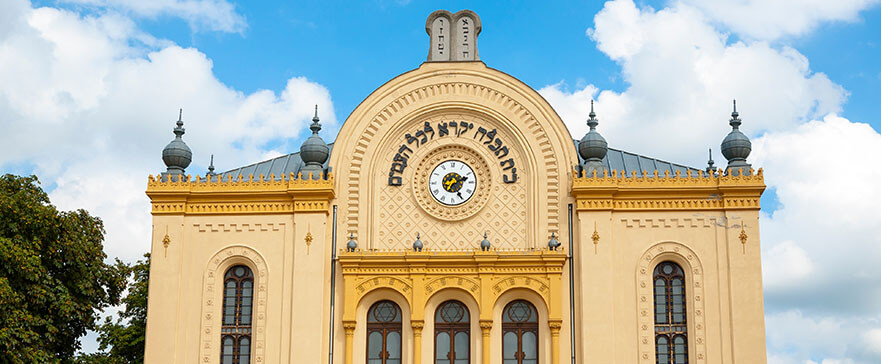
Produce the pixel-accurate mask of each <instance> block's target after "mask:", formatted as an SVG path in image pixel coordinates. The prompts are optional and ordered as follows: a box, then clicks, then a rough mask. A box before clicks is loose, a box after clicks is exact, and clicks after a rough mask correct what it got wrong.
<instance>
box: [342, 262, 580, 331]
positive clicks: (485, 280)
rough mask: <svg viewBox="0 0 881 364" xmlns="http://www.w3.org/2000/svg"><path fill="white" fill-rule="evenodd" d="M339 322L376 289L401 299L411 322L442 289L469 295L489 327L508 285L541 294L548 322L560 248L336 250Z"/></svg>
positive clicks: (556, 294)
mask: <svg viewBox="0 0 881 364" xmlns="http://www.w3.org/2000/svg"><path fill="white" fill-rule="evenodd" d="M339 262H340V265H341V266H342V273H343V282H344V285H345V289H344V291H343V292H344V293H343V302H344V308H343V320H344V322H345V321H346V320H354V319H355V312H356V308H357V307H358V304H359V302H360V301H361V299H362V298H363V297H364V296H365V295H367V294H368V293H370V292H372V291H374V290H377V289H390V290H393V291H395V292H397V293H399V294H400V295H401V296H402V297H404V298H405V299H406V300H407V302H408V304H409V306H410V308H411V310H410V311H411V321H413V322H415V321H421V320H422V319H423V317H424V314H425V313H424V309H425V305H426V303H427V302H428V301H429V300H430V299H431V297H432V296H433V295H434V294H435V293H437V292H440V291H442V290H445V289H457V290H460V291H463V292H465V293H467V294H469V295H471V296H472V297H473V298H474V299H475V301H477V302H478V305H479V306H480V307H481V308H482V309H481V310H480V320H481V325H484V323H486V325H487V326H488V327H491V325H492V324H491V322H492V309H490V308H491V307H494V305H495V302H496V301H497V300H498V298H499V297H500V296H501V295H502V294H504V293H505V292H507V291H509V290H512V289H528V290H530V291H533V292H535V293H536V294H538V296H539V297H541V300H542V301H543V302H541V303H543V304H544V305H545V307H547V308H548V316H549V317H548V318H549V320H561V319H562V311H561V310H562V306H560V305H559V304H555V303H559V302H560V299H562V298H561V297H562V294H563V292H562V291H563V289H562V286H561V284H562V276H563V264H565V262H566V251H565V249H563V248H560V249H558V250H549V249H537V250H491V251H480V250H458V251H456V250H431V249H423V250H422V251H420V252H416V251H412V250H400V249H392V250H360V249H358V250H355V251H352V252H349V251H345V250H340V252H339Z"/></svg>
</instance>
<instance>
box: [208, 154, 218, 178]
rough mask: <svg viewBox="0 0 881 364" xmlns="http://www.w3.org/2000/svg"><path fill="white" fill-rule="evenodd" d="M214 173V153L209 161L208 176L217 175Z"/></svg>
mask: <svg viewBox="0 0 881 364" xmlns="http://www.w3.org/2000/svg"><path fill="white" fill-rule="evenodd" d="M216 175H217V173H214V154H212V155H211V163H208V176H216Z"/></svg>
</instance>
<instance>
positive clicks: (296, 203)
mask: <svg viewBox="0 0 881 364" xmlns="http://www.w3.org/2000/svg"><path fill="white" fill-rule="evenodd" d="M310 177H311V176H306V175H303V174H300V175H295V174H293V173H291V174H290V175H283V176H279V177H276V176H275V175H270V176H268V177H266V176H264V175H260V176H258V177H256V178H255V177H254V176H253V175H252V176H249V178H247V179H245V178H243V177H242V176H239V178H238V179H232V177H231V176H230V177H229V178H227V179H226V180H223V179H222V178H220V177H219V176H218V177H212V178H199V177H196V178H195V179H194V178H193V177H192V176H189V175H187V176H181V177H180V178H161V177H154V176H153V175H150V176H149V177H148V178H147V191H146V193H147V196H148V197H150V202H151V205H152V213H153V215H164V214H278V213H293V212H325V213H327V212H328V211H329V208H330V201H331V200H332V199H333V197H334V189H333V185H334V177H333V174H331V173H327V174H326V176H325V177H324V178H319V179H312V178H310Z"/></svg>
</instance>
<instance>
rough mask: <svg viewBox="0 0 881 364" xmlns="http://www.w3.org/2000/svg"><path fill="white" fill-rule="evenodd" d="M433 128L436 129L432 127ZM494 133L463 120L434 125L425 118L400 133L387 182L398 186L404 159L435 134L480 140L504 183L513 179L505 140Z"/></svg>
mask: <svg viewBox="0 0 881 364" xmlns="http://www.w3.org/2000/svg"><path fill="white" fill-rule="evenodd" d="M435 128H436V129H437V131H435ZM471 131H474V134H473V135H471V133H470V132H471ZM497 133H498V132H497V131H496V129H492V130H487V129H486V128H484V127H482V126H479V125H476V124H475V123H471V122H467V121H442V122H439V123H437V124H435V126H434V127H432V126H431V123H429V122H427V121H426V122H425V124H424V125H423V126H422V128H420V129H418V130H415V131H413V132H412V133H407V135H405V136H404V139H405V140H404V143H403V144H401V146H400V147H399V148H398V152H397V153H395V156H394V158H393V159H392V165H391V168H389V172H388V184H389V185H390V186H400V185H401V184H402V182H403V178H402V176H403V174H404V170H405V169H406V168H407V162H408V161H409V160H410V156H411V155H412V153H413V150H414V149H416V148H419V146H420V145H423V144H425V143H427V142H428V141H429V140H432V139H434V138H435V136H437V137H438V138H442V137H452V138H459V137H466V138H467V137H468V136H469V135H471V137H472V139H474V140H477V141H478V142H481V143H482V144H483V145H485V146H486V147H487V149H489V150H490V151H491V152H493V154H494V155H495V156H496V158H497V159H498V160H499V166H500V167H502V171H503V173H504V174H502V180H503V181H504V182H505V183H514V182H517V167H516V164H515V163H514V158H508V153H510V151H509V149H508V147H507V146H506V145H505V142H504V141H502V139H501V138H499V137H498V136H497V135H496V134H497ZM478 136H479V138H478Z"/></svg>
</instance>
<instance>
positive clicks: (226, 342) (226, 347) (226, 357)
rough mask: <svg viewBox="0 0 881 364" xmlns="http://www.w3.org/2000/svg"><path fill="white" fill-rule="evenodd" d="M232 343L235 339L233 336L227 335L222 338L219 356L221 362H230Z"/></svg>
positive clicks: (230, 363)
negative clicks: (221, 352)
mask: <svg viewBox="0 0 881 364" xmlns="http://www.w3.org/2000/svg"><path fill="white" fill-rule="evenodd" d="M234 345H235V341H234V340H233V338H231V337H229V336H227V337H225V338H223V354H222V358H221V363H223V364H232V362H233V350H234Z"/></svg>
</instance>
